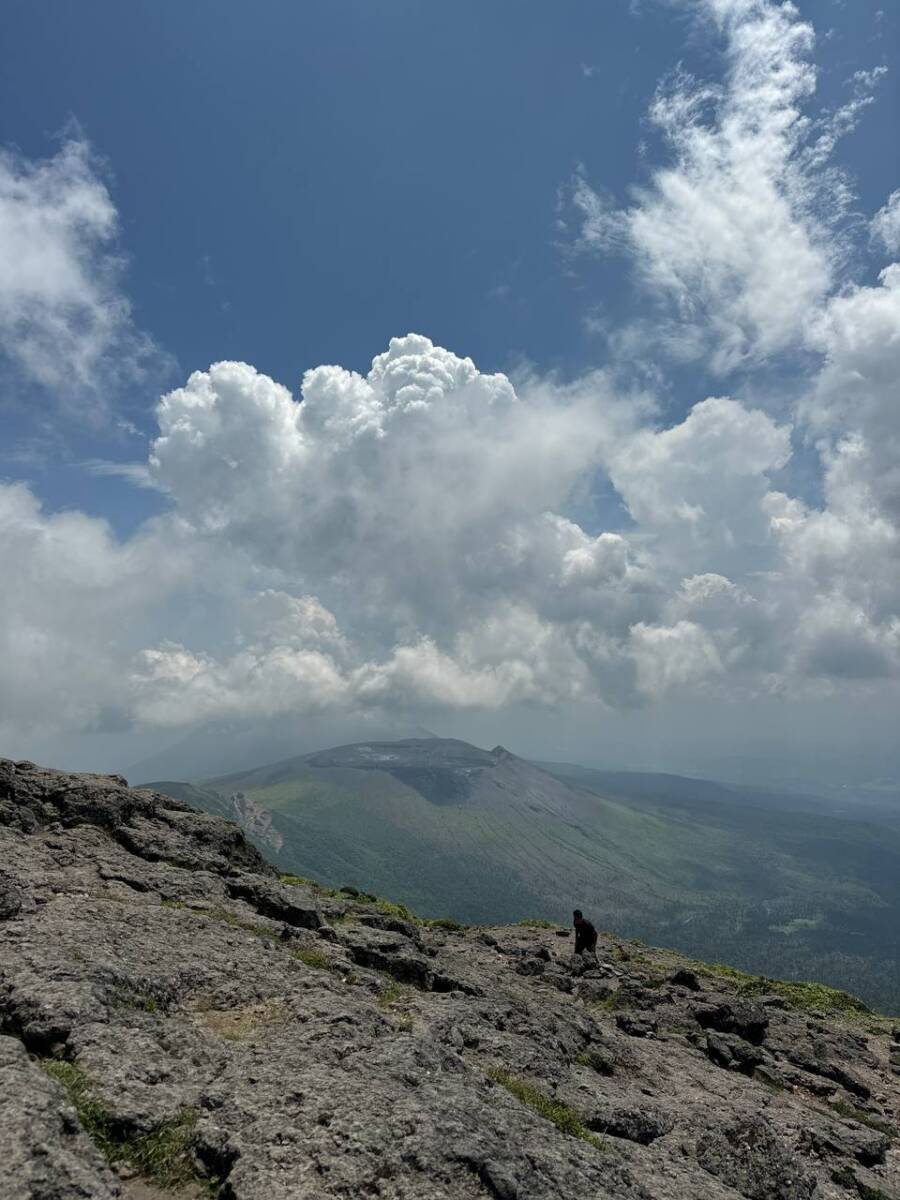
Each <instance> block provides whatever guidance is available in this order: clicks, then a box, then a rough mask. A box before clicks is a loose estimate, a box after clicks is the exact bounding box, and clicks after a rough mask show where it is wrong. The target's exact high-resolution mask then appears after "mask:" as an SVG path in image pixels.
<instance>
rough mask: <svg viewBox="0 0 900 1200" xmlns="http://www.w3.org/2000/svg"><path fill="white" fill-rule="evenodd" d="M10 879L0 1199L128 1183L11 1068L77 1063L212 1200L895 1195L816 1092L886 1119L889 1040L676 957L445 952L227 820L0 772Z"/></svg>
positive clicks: (441, 943)
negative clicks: (218, 1191) (175, 1150)
mask: <svg viewBox="0 0 900 1200" xmlns="http://www.w3.org/2000/svg"><path fill="white" fill-rule="evenodd" d="M0 862H2V863H3V875H2V882H3V891H2V893H0V894H2V896H9V897H12V899H11V900H6V901H5V903H6V905H7V910H8V914H7V916H6V918H5V919H2V920H0V1029H2V1030H3V1032H4V1033H5V1034H7V1035H8V1036H6V1037H0V1089H2V1090H0V1178H3V1184H2V1185H0V1195H2V1197H3V1200H6V1197H7V1194H9V1195H10V1196H11V1197H13V1200H75V1198H76V1197H79V1198H80V1200H88V1198H89V1197H97V1198H98V1200H107V1198H108V1197H118V1196H120V1195H122V1196H125V1195H127V1196H128V1200H137V1197H138V1195H139V1194H140V1192H139V1188H140V1187H141V1186H143V1185H142V1183H141V1180H140V1179H139V1177H137V1176H135V1175H134V1174H133V1173H134V1171H135V1167H134V1166H133V1165H131V1166H129V1164H128V1163H127V1162H126V1163H123V1164H121V1165H120V1168H119V1169H120V1170H121V1172H122V1178H121V1179H120V1178H119V1177H118V1176H117V1175H115V1174H113V1173H112V1172H111V1171H110V1170H109V1169H108V1167H107V1166H106V1165H105V1164H104V1163H103V1161H102V1159H101V1158H100V1156H99V1154H98V1152H97V1149H96V1147H95V1146H94V1145H93V1144H92V1143H91V1142H90V1140H89V1139H88V1138H87V1136H86V1135H85V1134H84V1132H83V1131H82V1130H80V1128H79V1126H78V1124H77V1120H76V1116H75V1113H74V1110H72V1109H71V1108H70V1107H69V1106H68V1103H67V1101H66V1100H65V1098H64V1095H63V1092H62V1090H61V1089H60V1088H59V1086H58V1085H57V1084H56V1083H54V1082H53V1081H52V1080H51V1079H50V1078H49V1077H48V1075H47V1074H46V1072H45V1071H44V1070H42V1069H41V1067H40V1066H39V1065H38V1063H37V1062H36V1061H33V1060H32V1059H30V1058H29V1053H28V1052H30V1053H31V1054H32V1055H33V1056H36V1057H37V1058H40V1059H46V1058H48V1057H62V1058H63V1059H64V1060H65V1061H67V1062H71V1063H72V1064H73V1065H74V1067H75V1068H76V1069H77V1071H78V1072H79V1076H80V1077H81V1078H84V1079H86V1080H89V1081H90V1086H91V1091H92V1093H93V1094H94V1096H95V1097H96V1100H97V1102H98V1103H100V1104H102V1106H103V1108H104V1109H105V1110H106V1112H107V1113H108V1114H109V1118H110V1120H111V1121H112V1122H113V1123H114V1127H115V1128H116V1129H117V1130H120V1131H121V1132H122V1134H123V1136H124V1135H125V1134H127V1135H128V1136H135V1137H139V1136H141V1135H142V1134H145V1133H150V1132H151V1131H153V1130H158V1129H159V1128H160V1123H165V1122H169V1121H174V1120H179V1121H182V1120H185V1119H187V1117H189V1118H190V1119H191V1121H192V1122H193V1125H192V1128H193V1134H192V1142H191V1146H192V1154H193V1156H194V1158H195V1160H196V1164H197V1169H198V1171H199V1172H200V1174H201V1175H202V1174H203V1173H204V1172H207V1173H209V1174H211V1175H214V1176H215V1177H217V1178H220V1179H221V1180H222V1181H223V1189H222V1194H223V1196H227V1197H228V1200H337V1198H338V1197H342V1198H346V1197H348V1196H378V1197H381V1200H426V1198H427V1200H479V1198H480V1200H483V1198H484V1197H500V1198H502V1200H509V1198H515V1200H582V1198H583V1197H590V1198H591V1200H613V1198H614V1197H615V1200H726V1197H734V1196H736V1195H740V1196H744V1197H747V1198H748V1200H763V1197H764V1198H765V1200H770V1197H771V1198H772V1200H807V1198H808V1197H809V1195H810V1194H811V1191H812V1189H813V1187H814V1186H815V1185H816V1184H817V1183H818V1184H819V1185H820V1188H821V1194H822V1195H823V1197H828V1200H839V1197H841V1196H844V1197H846V1195H848V1194H852V1195H854V1196H864V1197H866V1200H873V1198H874V1197H875V1191H874V1190H872V1189H875V1188H876V1187H877V1188H880V1189H881V1191H880V1196H879V1198H878V1200H880V1198H881V1196H890V1195H895V1196H896V1195H900V1165H898V1163H897V1162H895V1161H894V1160H895V1159H896V1158H897V1155H896V1154H892V1153H891V1152H889V1151H886V1149H885V1135H882V1134H880V1133H879V1132H878V1131H877V1130H870V1129H869V1128H868V1127H867V1126H865V1125H862V1124H859V1123H858V1122H853V1121H851V1120H842V1119H840V1118H839V1116H838V1115H835V1113H834V1112H830V1111H828V1110H826V1109H825V1106H824V1105H823V1104H822V1102H821V1098H820V1097H825V1096H828V1097H829V1098H831V1096H832V1094H835V1093H838V1092H840V1093H841V1094H843V1091H844V1090H845V1089H846V1087H847V1086H848V1084H849V1085H851V1086H853V1087H856V1088H857V1092H856V1093H855V1094H856V1095H857V1096H860V1095H862V1089H865V1090H867V1091H868V1092H869V1093H870V1094H872V1095H874V1096H876V1098H877V1104H876V1102H875V1100H872V1101H870V1102H868V1108H869V1109H871V1110H872V1116H873V1117H876V1116H877V1115H878V1114H881V1115H883V1116H884V1117H885V1119H886V1120H889V1119H891V1114H892V1113H894V1112H896V1111H900V1080H898V1079H897V1078H896V1077H894V1076H893V1075H891V1074H890V1073H889V1072H888V1071H887V1070H886V1063H885V1042H884V1038H883V1036H881V1040H880V1041H879V1036H880V1035H877V1034H876V1033H872V1034H869V1033H867V1032H866V1031H865V1030H863V1029H861V1028H860V1027H858V1026H857V1027H852V1026H851V1025H850V1023H848V1022H842V1021H840V1020H839V1019H836V1018H835V1019H828V1018H823V1019H821V1020H814V1021H812V1022H809V1021H808V1014H804V1013H799V1012H796V1011H795V1010H793V1009H791V1008H790V1006H788V1007H785V1008H777V1007H774V1006H770V1005H761V1006H759V1008H760V1009H761V1011H762V1012H763V1013H764V1014H765V1016H766V1019H767V1021H768V1025H767V1026H763V1025H762V1024H761V1020H760V1018H759V1015H758V1013H756V1012H755V1010H754V1006H753V1005H750V1006H749V1008H748V1007H747V1002H746V1000H745V999H744V998H743V997H740V996H738V995H733V994H730V993H728V991H727V989H725V990H722V991H721V992H717V993H716V994H715V996H714V998H713V999H712V1000H711V1001H710V1003H708V1004H705V1005H698V996H697V995H696V994H695V992H694V991H693V989H691V988H690V986H689V984H688V983H687V982H686V981H685V978H684V977H681V978H680V979H679V978H678V971H679V969H680V968H678V965H677V960H676V962H675V965H674V966H673V956H672V954H671V952H659V951H655V950H653V948H652V947H642V948H641V953H640V958H639V959H638V958H637V957H635V958H633V960H631V961H629V960H627V959H625V958H624V957H622V952H623V947H622V944H621V943H618V942H617V941H616V939H614V938H612V937H610V936H609V935H602V937H601V946H600V950H601V962H603V963H606V962H607V960H615V961H616V967H615V971H616V974H613V973H612V971H611V970H609V969H608V968H606V967H604V966H601V965H600V964H599V963H598V964H593V963H590V962H581V963H579V973H578V974H574V975H573V973H572V972H571V971H570V970H569V969H568V964H567V959H568V956H567V955H560V943H559V941H558V940H557V932H558V931H555V930H552V929H550V930H544V929H539V928H537V929H536V928H531V927H517V926H512V927H508V928H504V929H493V930H478V929H472V930H468V931H464V932H460V933H454V934H453V935H452V936H448V935H447V934H446V933H444V932H442V931H440V930H434V929H431V928H428V927H422V926H418V925H416V924H415V923H413V922H411V921H408V920H405V919H403V918H399V917H396V916H393V915H390V914H385V913H383V912H382V911H381V910H380V909H379V908H378V907H377V906H376V905H374V904H373V903H371V902H370V901H369V900H368V899H367V898H366V895H365V894H364V893H361V892H358V893H357V894H356V895H353V896H350V895H349V894H348V895H347V896H346V897H345V898H344V899H342V900H340V901H335V900H332V899H328V898H326V897H323V896H322V895H321V893H320V892H317V891H316V890H315V889H313V888H310V887H308V886H306V885H303V884H302V883H301V884H298V885H296V886H290V887H288V886H285V885H282V884H281V883H280V882H279V881H278V879H277V876H276V874H275V872H274V871H273V869H272V868H270V867H269V866H267V865H266V864H265V863H264V862H263V861H262V859H261V858H259V856H258V855H257V853H256V851H255V850H253V849H252V848H251V847H249V846H248V844H247V843H246V841H245V840H244V838H243V835H242V834H241V833H240V830H238V829H237V827H236V826H233V825H231V824H229V823H228V822H226V821H223V820H221V819H220V818H217V817H210V816H201V815H200V814H194V813H192V812H191V810H189V809H187V808H186V807H185V806H183V805H179V804H178V803H176V802H174V801H171V800H169V799H167V798H164V797H161V796H159V795H157V794H156V793H154V792H149V791H146V790H132V789H127V788H126V787H125V786H124V785H123V784H122V782H121V781H118V780H114V779H111V778H109V777H106V776H73V775H66V774H64V773H59V772H50V771H43V770H41V769H40V768H37V767H34V766H30V765H27V764H21V763H16V764H13V763H8V762H0ZM17 902H18V907H16V903H17ZM326 917H327V918H329V922H328V923H327V924H324V923H323V922H324V920H325V918H326ZM498 951H501V952H499V953H498ZM563 959H565V960H566V961H563ZM529 964H540V969H539V970H536V971H535V972H534V973H532V969H531V967H530V966H529ZM523 966H524V967H525V970H524V972H523V970H522V968H523ZM683 969H684V971H686V972H690V971H691V970H692V968H691V966H690V964H688V963H685V964H684V965H683ZM660 979H666V980H667V982H665V983H664V984H663V985H662V986H658V985H657V982H656V981H658V980H660ZM698 981H699V976H698ZM716 986H717V988H721V987H722V986H723V985H722V984H721V983H720V982H717V984H716ZM607 1001H609V1002H608V1003H607ZM698 1007H699V1008H700V1010H701V1011H704V1012H705V1011H707V1010H713V1013H714V1015H713V1018H712V1020H710V1021H709V1023H707V1024H706V1025H705V1027H704V1026H703V1025H701V1024H698V1022H697V1021H696V1020H695V1012H696V1010H697V1009H698ZM719 1025H727V1026H728V1027H727V1028H718V1027H717V1026H719ZM761 1028H764V1029H765V1034H764V1042H765V1046H764V1049H761V1048H760V1046H759V1045H758V1044H753V1043H752V1042H751V1041H750V1040H748V1039H747V1038H746V1037H744V1036H743V1034H742V1033H741V1030H742V1029H743V1030H750V1031H754V1030H755V1031H756V1033H755V1036H759V1030H760V1029H761ZM886 1029H887V1026H885V1031H886ZM691 1033H693V1041H691V1040H690V1034H691ZM686 1034H687V1036H686ZM873 1046H874V1047H876V1048H877V1054H876V1053H874V1052H873ZM711 1056H712V1061H711ZM717 1057H718V1058H719V1059H720V1060H721V1063H719V1062H717V1061H715V1059H716V1058H717ZM763 1060H764V1061H763ZM754 1062H756V1064H757V1065H756V1066H755V1067H753V1065H752V1064H753V1063H754ZM804 1064H806V1065H807V1066H811V1067H812V1068H814V1069H812V1070H809V1069H807V1066H804ZM721 1066H727V1067H729V1068H730V1069H727V1070H722V1069H721ZM751 1070H753V1077H752V1078H751V1077H750V1071H751ZM766 1071H768V1072H771V1073H772V1078H773V1079H774V1080H775V1081H776V1082H775V1084H774V1085H771V1084H770V1086H767V1085H766V1083H765V1082H764V1081H763V1072H766ZM820 1072H827V1073H828V1077H826V1075H823V1074H821V1073H820ZM780 1082H783V1083H784V1085H785V1086H784V1088H783V1090H780V1091H778V1092H777V1094H776V1093H775V1092H774V1091H773V1086H776V1085H777V1084H778V1083H780ZM817 1090H818V1093H819V1095H818V1097H817V1095H816V1091H817ZM761 1112H764V1113H765V1121H761V1120H760V1113H761ZM550 1117H552V1118H553V1119H549V1118H550ZM577 1122H580V1123H581V1128H582V1132H583V1129H584V1128H588V1129H591V1130H593V1131H595V1134H596V1138H595V1139H594V1140H590V1139H585V1138H584V1137H578V1136H572V1134H571V1133H567V1132H566V1130H567V1129H568V1130H570V1131H572V1132H578V1131H579V1125H578V1124H577ZM163 1128H165V1125H163ZM9 1169H12V1170H13V1171H14V1172H15V1174H14V1178H15V1180H16V1184H15V1186H16V1188H17V1189H18V1190H17V1191H13V1190H10V1188H8V1187H7V1186H6V1179H5V1178H4V1177H3V1172H4V1171H8V1170H9ZM841 1172H843V1174H841ZM848 1172H849V1173H848ZM126 1176H128V1178H127V1179H126ZM838 1177H840V1179H841V1180H845V1181H846V1182H845V1183H842V1182H839V1181H838ZM203 1186H205V1185H204V1184H203V1182H202V1181H201V1187H203ZM4 1188H5V1189H6V1190H4ZM866 1188H867V1189H869V1191H868V1192H865V1191H864V1190H863V1189H866ZM841 1189H843V1190H841ZM145 1194H150V1195H152V1194H154V1193H153V1192H152V1191H151V1192H149V1193H145ZM157 1200H160V1197H159V1195H158V1194H157ZM167 1200H168V1198H167Z"/></svg>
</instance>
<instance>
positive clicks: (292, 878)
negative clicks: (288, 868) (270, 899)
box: [279, 875, 349, 900]
mask: <svg viewBox="0 0 900 1200" xmlns="http://www.w3.org/2000/svg"><path fill="white" fill-rule="evenodd" d="M279 879H280V880H281V882H282V883H286V884H287V885H288V887H308V888H311V889H312V890H313V891H314V892H316V893H318V895H320V896H329V897H330V898H331V899H333V900H339V899H345V900H346V899H349V897H348V896H346V895H345V893H344V892H342V891H341V890H340V889H339V888H331V887H327V886H326V885H325V884H324V883H319V881H318V879H309V878H308V877H307V876H306V875H280V876H279Z"/></svg>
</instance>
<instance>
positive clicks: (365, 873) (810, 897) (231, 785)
mask: <svg viewBox="0 0 900 1200" xmlns="http://www.w3.org/2000/svg"><path fill="white" fill-rule="evenodd" d="M152 786H153V787H155V788H157V789H159V790H161V791H164V792H168V793H169V794H171V795H175V796H178V797H179V798H180V799H184V800H187V801H188V802H189V803H191V804H193V805H196V806H197V807H201V808H204V809H206V810H207V811H210V812H215V813H219V814H224V815H228V816H231V817H232V818H234V819H237V820H239V821H240V822H241V823H242V824H243V826H244V828H245V829H247V831H248V833H249V834H250V836H251V837H252V838H253V839H254V840H255V841H256V842H257V844H258V845H260V846H261V847H263V848H264V849H265V851H266V853H267V854H269V856H270V857H272V858H273V859H274V861H276V862H277V863H278V864H279V866H280V867H281V868H282V869H283V870H285V871H289V872H292V873H294V874H298V875H304V876H312V877H314V878H317V879H320V880H322V881H323V882H325V883H329V884H332V885H335V886H339V885H342V884H352V885H355V886H357V887H360V888H363V889H364V890H371V889H373V888H374V889H376V890H377V891H380V892H382V893H384V894H387V895H391V896H393V897H394V898H396V899H398V900H401V901H402V902H404V903H405V904H407V905H409V906H410V907H411V908H413V909H415V910H417V911H419V912H420V913H422V914H423V915H426V916H438V915H450V916H454V917H456V918H458V919H459V920H462V921H467V922H492V923H493V922H507V921H516V920H520V919H523V918H526V917H545V918H548V919H552V920H567V919H568V917H569V914H570V913H571V910H572V908H573V907H580V908H583V909H585V910H586V911H587V912H589V913H590V915H591V916H592V919H594V921H595V923H596V924H597V925H598V926H600V927H603V928H610V929H616V930H618V931H620V932H622V933H624V934H627V935H629V936H632V937H634V936H636V937H639V938H641V939H643V940H646V941H654V942H657V943H664V944H667V945H670V946H673V947H676V948H678V949H680V950H683V951H685V952H687V953H690V954H694V955H696V956H697V957H699V958H705V959H710V958H712V959H719V960H728V961H732V962H735V963H737V964H738V965H741V966H743V967H746V968H747V969H750V970H755V971H762V972H764V973H767V974H772V975H781V976H788V977H793V978H821V979H824V980H826V981H827V982H829V983H831V984H833V985H834V986H839V987H845V988H848V989H850V990H852V991H855V992H857V993H859V994H862V995H863V996H865V997H866V998H867V999H869V1000H870V1001H872V1002H873V1003H875V1004H878V1005H881V1006H883V1007H884V1006H887V1007H894V1008H896V1009H900V833H898V831H897V830H895V829H892V828H891V827H889V826H878V825H875V824H870V823H868V822H865V821H854V820H849V819H847V818H845V817H838V816H833V815H830V814H829V813H828V812H827V811H817V808H816V802H815V801H814V800H809V799H805V800H801V801H798V800H797V798H796V797H787V798H784V797H778V796H776V795H775V794H774V793H771V792H765V791H761V790H760V791H754V790H752V789H746V788H742V787H739V786H727V785H719V784H714V783H710V782H708V781H702V780H689V779H684V778H681V777H678V776H653V775H629V774H628V773H609V772H599V771H592V770H591V769H589V768H579V767H576V766H571V765H569V764H552V765H550V766H549V769H544V768H542V767H540V766H537V765H535V764H533V763H529V762H527V761H525V760H523V759H521V758H518V757H516V756H515V755H513V754H510V753H509V752H508V751H506V750H504V749H503V748H502V747H499V746H498V747H496V748H495V749H494V750H491V751H486V750H481V749H479V748H477V747H475V746H471V745H469V744H467V743H465V742H460V741H454V740H447V739H437V738H414V739H406V740H402V741H388V742H385V741H381V742H376V741H367V742H362V743H355V744H351V745H347V746H340V747H337V748H335V749H331V750H325V751H316V752H314V753H312V754H306V755H302V756H299V757H296V758H292V759H288V760H286V761H283V762H278V763H274V764H272V765H269V766H265V767H259V768H256V769H255V770H252V771H242V772H237V773H234V774H231V775H226V776H219V777H217V778H213V779H208V780H205V781H204V780H200V781H198V782H197V784H195V785H193V786H192V787H191V788H190V791H187V790H185V785H183V784H174V783H167V782H162V783H160V782H155V783H153V784H152ZM791 806H793V807H791Z"/></svg>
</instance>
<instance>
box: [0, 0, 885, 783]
mask: <svg viewBox="0 0 900 1200" xmlns="http://www.w3.org/2000/svg"><path fill="white" fill-rule="evenodd" d="M5 13H6V18H7V20H6V37H5V38H4V40H3V44H2V46H0V59H2V62H0V67H2V69H0V147H2V153H0V561H2V563H3V564H4V569H3V571H2V572H0V601H2V604H0V753H3V754H6V755H9V756H10V757H13V758H16V757H31V758H35V759H38V760H40V761H43V762H48V763H51V764H53V765H60V766H72V767H78V768H84V767H94V768H96V769H121V768H123V767H125V766H127V765H128V764H129V763H130V762H133V761H135V760H136V759H138V758H140V757H141V755H142V754H143V753H144V752H147V751H152V750H154V749H155V748H165V746H167V745H168V744H170V743H174V742H178V741H180V740H183V739H184V738H186V737H187V738H190V737H192V736H194V735H196V736H198V737H200V736H207V737H208V736H209V734H210V731H213V732H215V731H216V730H219V729H221V730H223V731H226V732H223V735H222V736H223V738H226V737H228V736H230V735H229V733H228V732H227V731H234V730H236V729H240V730H247V729H254V728H265V727H267V726H269V725H275V724H277V725H278V726H279V728H284V727H286V728H289V729H293V728H294V727H296V729H297V731H298V734H297V735H298V745H299V744H300V742H301V741H302V731H303V730H304V729H306V730H307V731H309V730H312V729H315V730H316V736H317V737H323V738H327V736H328V731H329V730H330V729H332V728H333V729H334V730H335V731H338V730H340V729H342V728H348V727H349V725H348V722H349V723H350V724H352V723H354V722H355V723H356V725H359V724H360V723H361V724H362V725H363V726H365V725H366V723H368V725H369V726H370V727H371V728H372V729H373V730H374V729H381V728H389V727H390V728H397V729H401V728H409V727H414V726H425V727H427V728H429V729H432V730H434V731H436V732H438V733H440V734H442V735H446V736H462V737H466V738H468V739H470V740H472V741H475V742H477V743H478V744H481V745H492V744H494V743H495V742H498V741H503V743H504V744H506V745H508V746H510V747H511V748H512V749H514V750H517V751H518V752H520V753H524V754H530V755H532V756H535V757H542V758H559V759H561V758H568V759H578V760H580V761H583V762H590V763H600V764H605V765H610V766H616V767H623V766H626V767H631V768H633V769H641V768H644V769H655V770H660V769H670V770H683V771H692V772H694V773H697V774H713V775H715V774H718V775H722V774H723V773H724V774H726V775H727V774H728V773H729V772H731V773H732V774H734V773H735V772H738V773H742V772H747V771H749V773H750V775H754V771H755V776H754V777H757V778H762V777H763V776H765V777H766V778H770V777H773V776H774V777H775V778H776V779H777V778H783V779H787V778H791V779H796V778H799V779H802V780H806V781H809V780H813V781H815V782H823V781H828V780H832V781H837V782H838V783H846V782H849V783H853V784H861V783H866V782H874V783H879V784H880V783H883V782H884V781H885V780H887V781H889V782H893V783H894V784H898V783H900V752H898V751H897V748H896V746H895V742H896V740H897V739H896V725H897V716H898V712H900V703H898V702H900V468H898V466H897V464H898V462H900V387H898V382H897V381H898V379H900V262H898V260H900V141H898V137H897V115H898V112H900V106H898V99H900V93H898V87H900V85H898V78H900V76H898V67H900V10H898V9H897V8H896V6H892V5H890V4H888V3H886V2H885V0H880V2H879V0H853V2H852V3H850V2H848V0H803V2H801V3H797V4H790V3H784V4H779V3H774V2H771V0H631V2H630V3H626V2H625V0H622V2H621V3H615V4H614V3H601V2H599V0H593V2H591V3H588V2H586V0H568V2H564V3H558V4H554V5H547V4H545V3H539V2H537V0H515V2H514V3H513V2H512V0H504V2H501V0H493V2H492V0H489V2H485V0H477V2H475V0H454V3H453V4H447V3H443V2H442V0H441V2H435V3H429V4H427V5H426V4H423V3H422V2H421V0H418V2H413V0H380V2H378V3H373V2H372V0H309V2H307V3H304V4H295V3H289V2H288V0H263V2H261V3H258V4H255V5H252V6H250V5H244V4H238V3H236V2H233V0H215V2H213V0H195V2H194V3H192V4H189V5H186V4H182V3H177V2H175V0H153V2H152V3H151V2H150V0H146V2H143V0H136V2H135V3H133V4H129V5H121V4H119V3H117V2H115V0H89V2H88V3H85V4H81V5H59V4H57V3H48V2H44V0H27V3H26V2H22V0H8V2H7V4H6V6H5ZM329 722H331V723H332V724H329ZM335 736H336V732H335ZM729 764H730V765H729ZM737 764H742V765H737ZM747 764H751V766H750V767H748V765H747ZM752 764H756V766H755V768H754V767H753V766H752Z"/></svg>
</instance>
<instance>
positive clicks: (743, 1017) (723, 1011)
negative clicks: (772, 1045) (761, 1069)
mask: <svg viewBox="0 0 900 1200" xmlns="http://www.w3.org/2000/svg"><path fill="white" fill-rule="evenodd" d="M694 1016H695V1018H696V1020H697V1023H698V1024H699V1025H701V1026H702V1027H703V1028H704V1029H716V1030H718V1031H719V1032H720V1033H736V1034H737V1035H738V1036H739V1037H741V1038H743V1039H744V1041H745V1042H750V1043H752V1044H753V1045H755V1046H758V1045H759V1044H760V1043H761V1042H762V1041H763V1039H764V1038H765V1036H766V1030H767V1029H768V1027H769V1016H768V1013H767V1012H766V1011H765V1009H764V1008H763V1007H762V1006H761V1005H759V1004H753V1003H752V1002H751V1001H749V1000H728V1001H724V1002H723V1003H721V1004H713V1005H704V1006H700V1007H697V1008H695V1009H694Z"/></svg>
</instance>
